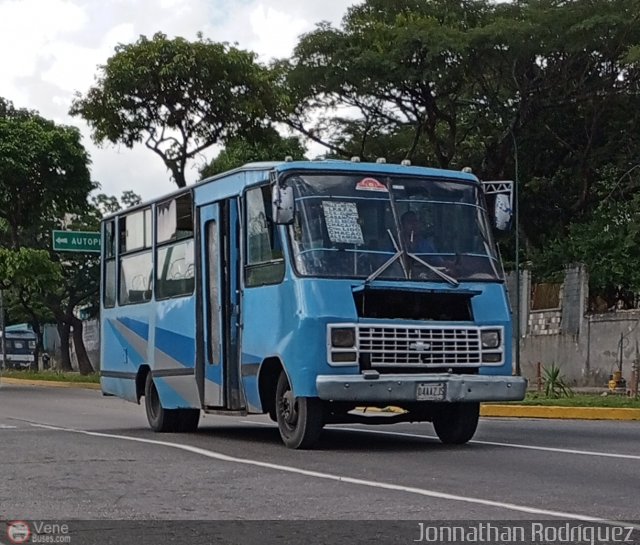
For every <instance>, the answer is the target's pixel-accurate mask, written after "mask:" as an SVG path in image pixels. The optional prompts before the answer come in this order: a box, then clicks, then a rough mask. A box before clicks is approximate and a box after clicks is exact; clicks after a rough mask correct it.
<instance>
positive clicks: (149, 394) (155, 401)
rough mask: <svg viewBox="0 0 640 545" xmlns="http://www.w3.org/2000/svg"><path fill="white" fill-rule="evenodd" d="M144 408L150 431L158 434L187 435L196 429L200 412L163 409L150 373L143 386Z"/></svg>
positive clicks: (195, 410)
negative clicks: (173, 433)
mask: <svg viewBox="0 0 640 545" xmlns="http://www.w3.org/2000/svg"><path fill="white" fill-rule="evenodd" d="M144 407H145V409H146V413H147V420H148V421H149V426H151V429H152V430H153V431H156V432H160V433H167V432H175V433H188V432H193V431H196V429H198V422H199V421H200V411H199V410H198V409H165V408H164V407H163V406H162V403H161V402H160V396H159V395H158V390H157V388H156V385H155V383H154V382H153V378H152V377H151V373H149V374H148V375H147V379H146V382H145V385H144Z"/></svg>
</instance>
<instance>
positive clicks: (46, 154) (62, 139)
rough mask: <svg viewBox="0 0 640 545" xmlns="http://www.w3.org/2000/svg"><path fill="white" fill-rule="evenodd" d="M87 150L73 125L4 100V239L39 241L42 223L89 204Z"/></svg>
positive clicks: (0, 183)
mask: <svg viewBox="0 0 640 545" xmlns="http://www.w3.org/2000/svg"><path fill="white" fill-rule="evenodd" d="M88 164H89V156H88V155H87V152H86V151H85V149H84V147H83V146H82V144H81V142H80V132H79V131H78V130H77V129H76V128H75V127H66V126H62V125H56V124H55V123H54V122H53V121H49V120H47V119H44V118H42V117H40V116H39V115H38V114H37V113H35V112H31V111H28V110H18V109H15V108H14V107H13V105H12V104H11V103H9V102H7V101H4V100H2V101H1V102H0V219H2V220H4V221H5V223H6V228H7V229H6V231H5V232H4V233H3V235H2V236H3V237H4V240H2V242H3V243H5V244H7V245H10V246H11V247H13V248H15V249H17V248H19V247H20V246H25V245H36V246H37V245H38V241H40V243H41V242H42V240H43V238H44V236H45V235H46V232H45V231H44V229H43V227H44V226H45V224H47V225H49V224H51V222H52V220H53V219H55V218H61V217H63V216H64V214H65V213H71V212H74V211H76V210H78V209H82V208H83V207H84V206H86V202H87V195H88V194H89V192H90V191H91V190H92V189H93V187H94V186H93V184H92V182H91V178H90V174H89V168H88Z"/></svg>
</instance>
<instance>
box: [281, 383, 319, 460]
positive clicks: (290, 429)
mask: <svg viewBox="0 0 640 545" xmlns="http://www.w3.org/2000/svg"><path fill="white" fill-rule="evenodd" d="M275 401H276V404H275V406H276V417H277V421H278V430H279V431H280V437H281V438H282V442H283V443H284V444H285V445H286V446H287V447H289V448H293V449H306V448H310V447H312V446H313V445H314V444H315V443H316V442H317V441H318V438H319V437H320V432H322V427H323V426H324V418H323V409H324V407H323V404H322V401H320V400H319V399H318V398H317V397H296V398H294V397H293V391H292V390H291V386H290V384H289V379H288V378H287V375H286V374H285V372H284V371H282V372H281V373H280V377H279V378H278V385H277V386H276V400H275Z"/></svg>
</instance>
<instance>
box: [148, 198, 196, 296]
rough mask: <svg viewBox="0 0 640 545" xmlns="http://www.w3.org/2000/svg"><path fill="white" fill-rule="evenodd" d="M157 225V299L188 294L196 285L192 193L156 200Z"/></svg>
mask: <svg viewBox="0 0 640 545" xmlns="http://www.w3.org/2000/svg"><path fill="white" fill-rule="evenodd" d="M156 226H157V231H156V232H157V237H156V238H157V240H156V245H157V247H158V248H157V254H156V273H155V274H156V299H167V298H170V297H181V296H185V295H191V294H192V293H193V289H194V287H195V274H194V273H195V250H194V245H193V199H192V197H191V193H186V194H184V195H180V196H178V197H175V198H173V199H170V200H168V201H165V202H163V203H160V204H158V206H157V207H156Z"/></svg>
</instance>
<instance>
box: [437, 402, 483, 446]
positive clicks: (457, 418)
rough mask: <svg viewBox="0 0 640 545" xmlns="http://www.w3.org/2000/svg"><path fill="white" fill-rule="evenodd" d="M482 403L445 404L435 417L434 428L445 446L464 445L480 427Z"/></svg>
mask: <svg viewBox="0 0 640 545" xmlns="http://www.w3.org/2000/svg"><path fill="white" fill-rule="evenodd" d="M479 416H480V403H443V404H441V405H440V406H439V407H438V408H437V410H436V411H435V413H434V415H433V427H434V428H435V430H436V434H437V435H438V438H439V439H440V441H441V442H443V443H444V444H445V445H462V444H464V443H466V442H467V441H469V440H470V439H471V438H472V437H473V434H474V433H475V432H476V428H477V427H478V418H479Z"/></svg>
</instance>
